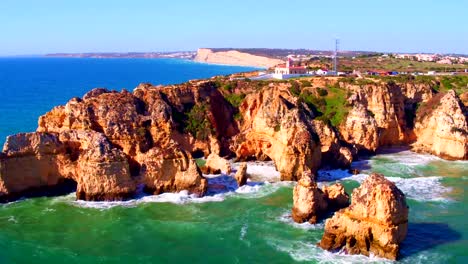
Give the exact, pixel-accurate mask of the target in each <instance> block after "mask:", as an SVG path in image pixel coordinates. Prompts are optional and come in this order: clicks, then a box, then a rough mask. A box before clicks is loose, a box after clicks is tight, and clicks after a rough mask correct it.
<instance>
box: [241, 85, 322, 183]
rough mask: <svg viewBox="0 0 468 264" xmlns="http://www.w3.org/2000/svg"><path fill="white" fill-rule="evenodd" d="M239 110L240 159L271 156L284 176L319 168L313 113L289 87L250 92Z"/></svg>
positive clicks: (292, 178)
mask: <svg viewBox="0 0 468 264" xmlns="http://www.w3.org/2000/svg"><path fill="white" fill-rule="evenodd" d="M240 113H241V114H242V120H243V123H242V126H241V128H240V134H239V135H238V136H237V137H236V139H235V140H234V141H235V142H237V144H234V145H233V148H234V151H235V153H236V155H237V157H238V159H240V160H247V159H256V160H268V159H271V160H273V161H274V162H275V165H276V169H277V170H278V171H279V172H280V173H281V180H297V179H299V178H300V177H301V175H302V174H303V173H304V172H309V171H312V172H315V171H316V170H317V169H318V167H319V165H320V160H321V152H320V143H319V142H318V141H319V140H318V138H317V136H316V134H315V132H314V131H313V129H312V127H311V125H310V120H311V119H312V117H311V116H307V115H306V113H305V112H304V111H303V110H302V108H301V107H298V105H297V99H296V98H293V97H292V96H291V94H290V92H289V90H288V89H287V87H274V88H270V87H267V88H264V89H262V90H260V91H259V92H256V93H253V94H251V95H249V96H247V97H246V99H245V100H244V101H243V103H242V104H241V106H240Z"/></svg>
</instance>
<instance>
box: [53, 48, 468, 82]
mask: <svg viewBox="0 0 468 264" xmlns="http://www.w3.org/2000/svg"><path fill="white" fill-rule="evenodd" d="M45 56H47V57H64V58H148V59H152V58H178V59H188V60H194V61H198V62H206V63H217V64H226V65H240V66H253V67H261V68H266V70H264V71H260V72H259V75H258V76H256V77H255V79H269V78H272V79H289V78H297V77H301V76H324V75H339V76H357V77H360V76H363V75H368V76H376V75H378V76H393V75H400V74H411V75H456V74H462V75H467V74H468V55H461V54H427V53H378V52H368V51H323V50H307V49H263V48H251V49H234V48H232V49H231V48H215V49H206V48H204V49H199V50H198V51H175V52H125V53H119V52H110V53H108V52H100V53H54V54H47V55H45ZM260 61H261V63H260Z"/></svg>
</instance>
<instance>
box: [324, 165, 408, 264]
mask: <svg viewBox="0 0 468 264" xmlns="http://www.w3.org/2000/svg"><path fill="white" fill-rule="evenodd" d="M407 230H408V206H407V204H406V200H405V195H404V194H403V193H402V192H401V191H400V190H399V189H398V188H397V187H396V186H395V184H394V183H392V182H390V181H389V180H387V179H386V178H385V177H384V176H383V175H380V174H372V175H370V176H369V177H368V178H367V179H366V180H365V181H364V182H363V183H362V184H361V186H360V187H359V188H356V189H355V190H354V191H353V195H352V199H351V205H350V206H349V207H347V208H345V209H342V210H340V211H338V212H336V213H335V215H334V216H333V217H332V218H330V219H328V220H327V221H326V223H325V233H324V234H323V237H322V240H321V241H320V243H319V246H320V247H321V248H323V249H326V250H340V249H342V248H344V249H345V250H346V252H347V253H349V254H363V255H367V256H368V255H369V254H370V253H372V254H374V255H376V256H379V257H383V258H388V259H392V260H395V259H397V258H398V252H399V249H400V243H401V242H402V241H403V240H404V239H405V237H406V233H407Z"/></svg>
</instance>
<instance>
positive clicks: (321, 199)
mask: <svg viewBox="0 0 468 264" xmlns="http://www.w3.org/2000/svg"><path fill="white" fill-rule="evenodd" d="M293 200H294V204H293V208H292V219H293V220H294V222H297V223H304V222H309V223H311V224H315V223H317V221H318V219H319V218H320V217H321V216H322V215H323V214H324V213H325V212H326V210H327V206H328V204H327V201H326V199H325V196H324V194H323V192H322V190H320V189H319V188H318V187H317V184H316V183H315V181H314V179H313V176H312V175H311V174H310V173H304V174H303V176H302V177H301V179H300V180H299V181H298V182H297V184H296V186H295V187H294V192H293Z"/></svg>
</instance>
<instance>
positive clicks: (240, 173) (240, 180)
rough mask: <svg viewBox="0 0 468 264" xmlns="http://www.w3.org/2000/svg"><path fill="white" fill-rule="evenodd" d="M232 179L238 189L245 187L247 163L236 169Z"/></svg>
mask: <svg viewBox="0 0 468 264" xmlns="http://www.w3.org/2000/svg"><path fill="white" fill-rule="evenodd" d="M234 177H235V179H236V181H237V185H238V186H239V187H241V186H243V185H245V183H246V182H247V163H245V162H242V163H241V164H240V166H239V169H237V172H236V175H235V176H234Z"/></svg>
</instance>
